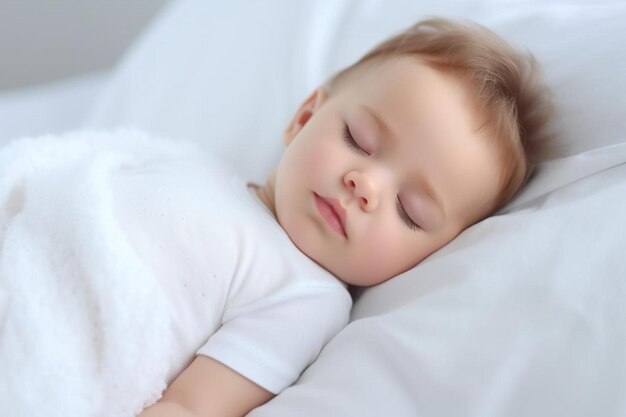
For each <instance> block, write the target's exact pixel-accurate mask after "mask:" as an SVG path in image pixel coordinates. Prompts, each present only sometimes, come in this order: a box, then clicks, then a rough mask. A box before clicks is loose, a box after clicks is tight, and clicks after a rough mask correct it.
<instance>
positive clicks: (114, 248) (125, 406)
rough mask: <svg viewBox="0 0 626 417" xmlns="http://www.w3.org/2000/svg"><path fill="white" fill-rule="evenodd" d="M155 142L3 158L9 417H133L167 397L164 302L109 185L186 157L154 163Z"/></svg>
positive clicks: (111, 140) (30, 147)
mask: <svg viewBox="0 0 626 417" xmlns="http://www.w3.org/2000/svg"><path fill="white" fill-rule="evenodd" d="M146 140H148V138H147V137H145V136H144V135H142V134H140V133H138V132H133V131H119V132H117V133H116V134H104V133H93V132H82V133H81V132H76V133H74V134H71V135H68V136H67V137H65V138H63V137H54V136H48V137H43V138H36V139H22V140H18V141H16V142H14V143H11V144H10V145H8V146H6V147H4V148H3V149H0V226H1V227H0V369H1V370H2V371H1V376H0V404H2V412H1V413H2V415H5V416H12V417H19V416H34V415H46V416H50V417H51V416H64V417H67V416H72V417H79V416H90V417H96V416H116V417H123V416H132V415H135V413H137V412H139V411H140V410H141V409H142V408H143V407H144V406H145V405H147V404H149V403H151V402H153V401H155V400H156V399H157V398H158V396H159V395H160V393H161V392H162V390H163V389H164V388H165V387H166V376H167V372H168V369H169V366H170V360H169V359H171V358H172V357H173V356H175V355H176V354H177V352H176V347H175V346H174V345H173V341H172V340H171V339H172V338H171V337H168V335H170V331H171V329H170V324H171V323H170V320H171V318H170V315H169V314H168V310H167V308H166V307H167V297H166V294H164V293H163V291H162V289H161V288H159V286H158V282H157V281H156V280H155V279H154V278H153V277H152V276H151V274H150V273H149V272H148V270H147V269H146V268H145V267H144V266H143V265H142V262H141V260H140V259H138V257H137V256H136V255H135V254H134V252H133V250H132V248H131V247H130V246H129V244H128V243H127V241H126V239H125V237H124V235H123V234H122V233H121V232H120V230H119V227H118V225H117V224H116V223H115V219H114V216H113V212H112V205H111V193H110V187H109V185H108V176H107V175H108V173H109V172H110V171H111V170H112V169H114V168H115V167H119V166H121V165H124V164H127V163H132V162H136V161H139V160H142V159H143V158H151V157H155V156H158V155H160V154H163V153H167V154H171V153H176V152H180V151H181V149H184V146H183V147H181V146H179V145H176V146H174V145H172V144H169V143H167V142H153V141H151V142H150V143H151V149H150V152H147V153H146V152H145V151H146V147H145V142H146ZM140 150H141V151H140Z"/></svg>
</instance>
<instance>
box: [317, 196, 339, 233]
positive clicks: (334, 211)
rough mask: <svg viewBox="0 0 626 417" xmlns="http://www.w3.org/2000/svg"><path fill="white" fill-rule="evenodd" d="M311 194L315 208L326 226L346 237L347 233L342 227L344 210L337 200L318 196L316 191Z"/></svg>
mask: <svg viewBox="0 0 626 417" xmlns="http://www.w3.org/2000/svg"><path fill="white" fill-rule="evenodd" d="M313 194H314V197H315V205H316V207H317V210H318V212H319V213H320V215H321V216H322V218H323V219H324V220H325V221H326V223H327V224H328V226H329V227H330V228H331V229H332V230H334V231H335V232H337V233H338V234H340V235H342V236H343V237H345V238H347V237H348V234H347V233H346V230H345V228H344V219H345V211H344V210H343V208H342V207H341V205H340V204H339V201H338V200H335V199H327V198H323V197H320V196H319V195H317V193H313Z"/></svg>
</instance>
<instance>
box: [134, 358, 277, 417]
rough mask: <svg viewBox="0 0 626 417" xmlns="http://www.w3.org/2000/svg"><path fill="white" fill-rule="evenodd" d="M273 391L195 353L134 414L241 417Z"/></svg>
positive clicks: (160, 416) (270, 395)
mask: <svg viewBox="0 0 626 417" xmlns="http://www.w3.org/2000/svg"><path fill="white" fill-rule="evenodd" d="M273 396H274V394H272V393H271V392H269V391H267V390H265V389H263V388H261V387H260V386H259V385H257V384H255V383H254V382H252V381H250V380H249V379H247V378H245V377H244V376H242V375H241V374H239V373H237V372H235V371H233V370H232V369H230V368H229V367H227V366H226V365H223V364H221V363H220V362H218V361H216V360H215V359H211V358H209V357H207V356H202V355H198V356H196V358H195V359H194V361H193V362H192V363H191V365H189V367H187V369H185V370H184V371H183V372H182V373H181V374H180V375H179V376H178V378H176V379H175V380H174V382H173V383H172V384H171V385H170V386H169V387H168V389H167V390H166V391H165V394H164V395H163V398H161V399H160V400H159V402H157V403H156V404H154V405H153V406H152V407H149V408H147V409H145V410H144V411H143V412H142V413H141V414H140V415H139V416H138V417H242V416H245V415H246V414H247V413H248V412H249V411H250V410H252V409H253V408H255V407H258V406H260V405H261V404H263V403H265V402H267V401H269V400H270V399H271V398H272V397H273Z"/></svg>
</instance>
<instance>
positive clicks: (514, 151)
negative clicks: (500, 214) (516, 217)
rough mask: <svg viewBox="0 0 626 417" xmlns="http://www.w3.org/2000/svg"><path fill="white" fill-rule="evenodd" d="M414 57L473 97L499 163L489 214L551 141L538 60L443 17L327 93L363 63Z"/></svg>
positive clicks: (389, 46)
mask: <svg viewBox="0 0 626 417" xmlns="http://www.w3.org/2000/svg"><path fill="white" fill-rule="evenodd" d="M397 56H414V57H416V58H417V59H420V60H421V61H422V62H424V63H425V64H427V65H429V66H431V67H432V68H434V69H437V70H440V71H442V72H447V73H450V74H453V75H455V76H457V77H459V79H461V80H462V81H463V82H464V84H465V85H466V86H467V87H468V88H469V92H470V93H471V95H472V96H473V97H475V98H476V99H477V100H476V104H477V105H478V109H479V113H478V114H479V115H480V116H482V117H483V118H484V119H483V123H482V124H481V126H480V128H479V130H482V129H484V130H485V132H486V133H487V136H488V138H489V140H490V141H492V142H493V143H495V144H496V145H497V146H498V148H499V151H500V154H501V157H502V161H503V167H504V169H503V171H502V173H501V178H500V193H499V195H498V197H497V199H496V201H495V202H494V203H493V205H492V207H491V210H489V212H490V213H491V212H493V211H495V210H498V209H500V208H501V207H502V206H503V205H505V204H506V203H507V202H509V201H510V200H511V198H512V197H513V196H514V195H515V193H516V192H517V191H518V190H519V188H520V187H521V186H522V185H523V184H524V183H525V182H526V181H527V180H528V178H529V176H530V174H531V173H532V171H533V169H534V166H535V163H536V157H537V155H536V153H537V152H538V149H539V148H540V147H542V146H543V144H544V142H545V140H546V139H547V138H548V136H550V135H549V134H548V133H547V132H545V128H546V125H547V122H548V121H549V120H550V118H551V115H552V113H553V105H552V100H551V95H550V93H549V91H548V89H547V88H546V87H545V86H544V85H543V84H542V83H541V81H540V71H539V66H538V64H537V61H536V60H535V58H534V57H533V56H532V55H531V54H530V53H528V52H527V53H520V52H518V51H516V50H515V49H513V48H512V47H511V46H510V45H508V44H507V43H506V42H505V41H503V40H502V39H501V38H500V37H498V35H496V34H495V33H493V32H492V31H490V30H489V29H487V28H485V27H483V26H480V25H478V24H475V23H472V24H467V25H466V24H461V23H458V22H453V21H450V20H447V19H443V18H431V19H427V20H423V21H420V22H418V23H416V24H415V25H413V26H411V27H410V28H409V29H407V30H405V31H404V32H402V33H400V34H399V35H397V36H394V37H392V38H390V39H388V40H386V41H384V42H383V43H381V44H380V45H378V46H376V47H375V48H374V49H372V50H371V51H369V52H368V53H367V54H366V55H365V56H363V57H362V58H361V59H360V60H359V61H357V62H356V63H354V64H353V65H351V66H349V67H347V68H345V69H344V70H342V71H340V72H339V73H337V74H336V75H335V76H334V77H332V78H331V79H330V80H329V82H328V83H327V85H328V87H329V90H331V91H332V88H333V86H334V85H335V84H338V83H339V82H340V80H341V79H343V78H345V77H346V75H348V74H350V73H351V72H353V70H354V69H355V68H358V67H361V66H362V65H363V64H364V63H370V62H373V61H377V60H384V59H386V58H390V57H397Z"/></svg>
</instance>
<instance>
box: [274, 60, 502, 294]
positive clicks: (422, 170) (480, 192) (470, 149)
mask: <svg viewBox="0 0 626 417" xmlns="http://www.w3.org/2000/svg"><path fill="white" fill-rule="evenodd" d="M479 122H480V121H479V120H478V119H477V117H476V114H475V112H474V111H473V108H472V104H471V102H470V100H469V99H468V97H467V95H466V90H465V89H464V88H463V87H462V85H461V84H460V83H459V82H458V81H457V80H456V79H455V78H453V77H451V76H450V75H446V74H443V73H441V72H439V71H436V70H433V69H431V68H430V67H427V66H425V65H424V64H422V63H419V62H417V61H416V60H414V59H410V58H394V59H390V60H387V61H385V62H383V63H380V64H377V65H376V66H371V67H365V68H362V69H360V70H359V72H357V73H355V74H354V75H352V76H351V77H350V78H349V79H347V80H346V81H345V82H344V83H343V84H341V85H339V87H338V88H337V89H336V91H333V92H332V94H331V95H329V96H327V95H326V92H325V90H324V89H321V88H320V89H317V90H316V91H315V92H314V93H313V94H312V95H311V97H309V99H308V100H307V101H306V102H304V103H303V104H302V106H301V107H300V109H299V110H298V112H297V113H296V115H295V117H294V120H293V122H292V124H291V125H290V127H289V128H288V129H287V132H286V134H285V135H286V142H287V143H288V145H287V148H286V150H285V152H284V154H283V156H282V159H281V161H280V164H279V166H278V168H277V170H276V172H275V175H274V176H273V177H272V179H271V180H270V181H271V182H273V187H274V194H273V196H272V198H273V199H274V206H275V214H276V216H277V219H278V221H279V223H280V225H281V226H282V227H283V229H284V230H285V231H286V232H287V234H288V235H289V237H290V238H291V240H292V241H293V243H294V244H295V245H296V246H297V247H298V248H299V249H300V250H301V251H302V252H304V253H305V254H306V255H307V256H309V257H310V258H311V259H313V260H314V261H316V262H317V263H318V264H320V265H321V266H323V267H324V268H326V269H327V270H329V271H330V272H332V273H333V274H334V275H335V276H337V277H338V278H340V279H341V280H343V281H344V282H346V283H349V284H353V285H360V286H369V285H374V284H378V283H380V282H383V281H385V280H387V279H389V278H391V277H393V276H395V275H397V274H399V273H401V272H404V271H406V270H408V269H410V268H411V267H413V266H414V265H416V264H417V263H419V262H420V261H421V260H423V259H424V258H425V257H427V256H428V255H429V254H431V253H432V252H433V251H435V250H437V249H439V248H440V247H442V246H443V245H445V244H446V243H447V242H449V241H450V240H452V239H453V238H454V237H455V236H457V235H458V234H459V233H460V232H461V231H462V230H463V229H465V228H466V227H468V226H469V225H471V224H473V223H474V222H476V221H477V220H478V219H479V218H480V217H482V216H484V215H486V214H487V210H488V207H489V205H490V203H492V202H493V201H494V199H495V198H496V195H497V192H498V178H499V172H500V161H499V159H498V155H497V153H496V149H495V147H494V146H493V145H490V144H489V142H488V140H487V139H486V138H485V137H483V135H482V134H481V133H478V132H477V128H478V127H479ZM270 189H271V188H270ZM337 214H339V216H337Z"/></svg>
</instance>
